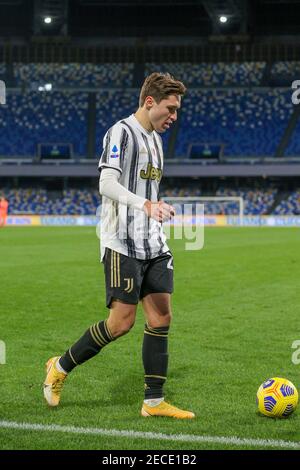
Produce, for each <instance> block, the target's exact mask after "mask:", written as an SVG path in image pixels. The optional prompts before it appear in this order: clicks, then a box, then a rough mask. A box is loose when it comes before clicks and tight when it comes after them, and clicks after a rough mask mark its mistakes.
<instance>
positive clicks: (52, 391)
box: [44, 356, 67, 406]
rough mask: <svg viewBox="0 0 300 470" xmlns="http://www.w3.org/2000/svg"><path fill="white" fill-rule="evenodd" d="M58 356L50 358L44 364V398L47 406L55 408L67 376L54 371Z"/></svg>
mask: <svg viewBox="0 0 300 470" xmlns="http://www.w3.org/2000/svg"><path fill="white" fill-rule="evenodd" d="M58 359H59V356H57V357H51V358H50V359H49V361H48V362H47V364H46V373H47V376H46V380H45V382H44V397H45V399H46V401H47V403H48V405H49V406H57V405H58V404H59V401H60V394H61V389H62V387H63V384H64V381H65V379H66V377H67V374H64V373H63V372H59V371H58V370H57V369H56V366H55V364H56V362H57V361H58Z"/></svg>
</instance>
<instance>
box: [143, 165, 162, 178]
mask: <svg viewBox="0 0 300 470" xmlns="http://www.w3.org/2000/svg"><path fill="white" fill-rule="evenodd" d="M140 177H141V178H143V179H144V180H148V179H150V180H157V181H158V182H159V181H160V180H161V177H162V171H161V169H160V168H155V167H154V166H152V165H151V163H148V165H147V169H146V171H145V170H141V171H140Z"/></svg>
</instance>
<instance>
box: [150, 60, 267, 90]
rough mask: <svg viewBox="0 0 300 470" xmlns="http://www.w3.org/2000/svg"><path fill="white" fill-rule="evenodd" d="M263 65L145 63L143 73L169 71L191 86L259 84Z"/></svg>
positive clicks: (244, 63)
mask: <svg viewBox="0 0 300 470" xmlns="http://www.w3.org/2000/svg"><path fill="white" fill-rule="evenodd" d="M265 66H266V63H265V62H242V63H237V62H232V63H230V64H227V63H225V62H218V63H216V64H212V63H202V64H191V63H188V62H186V63H176V62H175V63H174V62H173V63H164V64H156V63H147V64H146V67H145V75H148V74H150V73H152V72H156V71H159V72H164V73H165V72H169V73H170V74H171V75H174V76H175V77H176V78H178V79H180V80H182V81H183V82H184V83H186V85H187V86H191V87H202V86H204V87H211V86H235V85H238V86H259V85H260V83H261V81H262V78H263V73H264V69H265Z"/></svg>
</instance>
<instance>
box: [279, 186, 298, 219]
mask: <svg viewBox="0 0 300 470" xmlns="http://www.w3.org/2000/svg"><path fill="white" fill-rule="evenodd" d="M273 213H274V214H276V215H290V214H293V215H300V189H298V190H297V191H294V192H292V194H290V195H289V196H288V197H287V199H284V200H282V201H280V203H279V204H278V205H277V206H276V208H275V209H274V212H273Z"/></svg>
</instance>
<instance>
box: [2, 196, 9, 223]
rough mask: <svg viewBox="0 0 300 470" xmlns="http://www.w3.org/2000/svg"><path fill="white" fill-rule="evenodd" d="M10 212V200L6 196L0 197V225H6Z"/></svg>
mask: <svg viewBox="0 0 300 470" xmlns="http://www.w3.org/2000/svg"><path fill="white" fill-rule="evenodd" d="M7 212H8V201H7V200H6V199H5V198H4V197H1V198H0V227H4V226H5V224H6V219H7Z"/></svg>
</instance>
